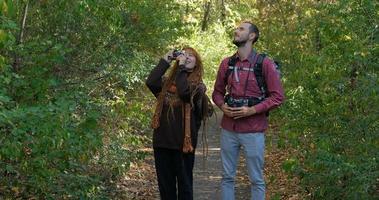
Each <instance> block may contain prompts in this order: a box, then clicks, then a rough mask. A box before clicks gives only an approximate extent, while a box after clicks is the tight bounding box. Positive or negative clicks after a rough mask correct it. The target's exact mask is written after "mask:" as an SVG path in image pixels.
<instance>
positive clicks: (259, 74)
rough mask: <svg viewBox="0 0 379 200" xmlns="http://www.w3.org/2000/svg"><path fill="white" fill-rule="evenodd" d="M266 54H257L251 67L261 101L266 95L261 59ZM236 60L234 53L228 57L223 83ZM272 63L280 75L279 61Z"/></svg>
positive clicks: (262, 59)
mask: <svg viewBox="0 0 379 200" xmlns="http://www.w3.org/2000/svg"><path fill="white" fill-rule="evenodd" d="M266 56H267V54H265V53H262V54H258V58H257V62H256V63H255V66H254V68H253V69H254V75H255V78H256V80H257V83H258V87H259V89H260V90H261V92H262V94H263V96H262V97H259V98H260V99H261V101H263V100H264V99H265V98H266V97H267V96H268V91H267V84H266V81H265V77H264V76H263V69H262V68H263V61H264V59H265V57H266ZM237 61H238V58H237V57H236V55H233V56H231V57H229V61H228V70H226V73H225V79H224V82H225V85H227V81H228V78H229V75H230V74H231V73H232V71H233V69H234V67H235V65H236V63H237ZM274 64H275V69H276V71H277V72H278V74H279V76H280V75H281V73H280V67H281V66H280V63H279V62H278V61H276V60H274ZM266 115H267V116H268V112H267V113H266Z"/></svg>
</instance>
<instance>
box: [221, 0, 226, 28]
mask: <svg viewBox="0 0 379 200" xmlns="http://www.w3.org/2000/svg"><path fill="white" fill-rule="evenodd" d="M225 19H226V9H225V0H221V22H222V24H223V25H225Z"/></svg>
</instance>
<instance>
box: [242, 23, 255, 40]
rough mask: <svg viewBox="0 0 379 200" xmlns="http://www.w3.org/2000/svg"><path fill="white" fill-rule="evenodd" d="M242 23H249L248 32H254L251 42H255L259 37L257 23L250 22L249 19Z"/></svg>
mask: <svg viewBox="0 0 379 200" xmlns="http://www.w3.org/2000/svg"><path fill="white" fill-rule="evenodd" d="M242 23H247V24H250V28H249V32H250V33H255V38H254V40H253V44H254V43H255V42H257V40H258V38H259V29H258V27H257V25H255V24H253V22H251V21H244V22H242Z"/></svg>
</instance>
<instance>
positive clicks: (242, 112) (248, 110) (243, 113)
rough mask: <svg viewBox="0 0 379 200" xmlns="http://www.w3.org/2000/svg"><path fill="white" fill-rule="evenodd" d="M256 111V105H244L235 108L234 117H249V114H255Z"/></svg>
mask: <svg viewBox="0 0 379 200" xmlns="http://www.w3.org/2000/svg"><path fill="white" fill-rule="evenodd" d="M255 113H256V111H255V108H254V106H252V107H247V106H242V107H239V108H234V112H233V119H239V118H242V117H248V116H251V115H254V114H255Z"/></svg>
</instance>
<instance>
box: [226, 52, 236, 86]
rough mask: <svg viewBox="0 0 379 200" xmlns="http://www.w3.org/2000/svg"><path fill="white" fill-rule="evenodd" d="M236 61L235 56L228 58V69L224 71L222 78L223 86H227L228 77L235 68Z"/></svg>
mask: <svg viewBox="0 0 379 200" xmlns="http://www.w3.org/2000/svg"><path fill="white" fill-rule="evenodd" d="M237 61H238V59H237V56H236V54H234V55H232V56H230V57H229V61H228V68H227V69H226V73H225V78H224V83H225V85H227V84H228V78H229V75H230V74H231V73H232V71H233V69H234V67H235V66H236V63H237Z"/></svg>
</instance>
